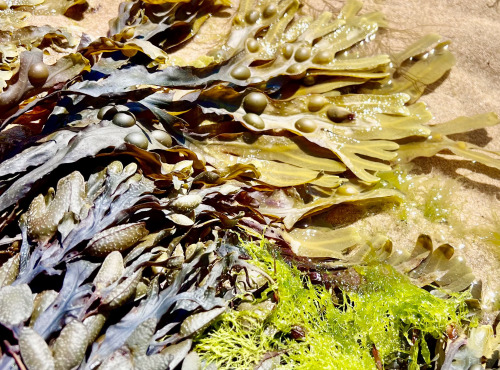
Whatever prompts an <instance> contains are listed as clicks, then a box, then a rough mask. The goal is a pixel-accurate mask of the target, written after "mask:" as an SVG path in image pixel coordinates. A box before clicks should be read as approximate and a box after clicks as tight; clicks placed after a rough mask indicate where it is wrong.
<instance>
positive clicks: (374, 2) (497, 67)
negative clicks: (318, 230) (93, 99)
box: [33, 0, 500, 319]
mask: <svg viewBox="0 0 500 370" xmlns="http://www.w3.org/2000/svg"><path fill="white" fill-rule="evenodd" d="M495 1H498V0H476V1H471V0H366V1H365V7H364V10H363V11H371V10H380V11H382V12H383V13H384V14H385V15H386V17H387V19H388V21H389V24H390V27H389V28H388V29H387V30H385V31H384V32H383V35H384V37H383V38H382V40H383V45H380V47H381V48H383V49H384V50H385V51H386V52H389V53H390V52H397V51H399V50H401V49H403V48H404V46H406V45H409V44H410V43H412V42H414V41H415V40H417V39H418V38H419V36H421V35H423V34H425V33H429V32H436V33H439V34H441V35H442V36H444V38H445V39H449V40H451V41H452V45H451V47H450V49H451V50H452V51H453V52H454V54H455V56H456V58H457V63H456V66H455V68H454V69H452V71H451V72H450V73H449V75H448V76H447V77H446V78H445V79H443V80H441V81H439V82H438V83H436V84H435V85H434V86H432V87H431V88H430V89H429V90H428V92H427V94H426V95H424V96H423V97H422V98H421V100H423V101H425V102H426V103H427V104H428V106H429V108H430V110H431V112H433V114H434V117H435V118H434V122H436V123H437V122H444V121H447V120H451V119H453V118H455V117H457V116H463V115H473V114H478V113H484V112H489V111H494V112H497V113H498V114H500V37H499V35H500V4H498V2H495ZM306 2H307V4H308V5H309V8H308V9H307V10H306V11H310V12H320V11H322V10H329V11H332V12H333V13H336V12H337V11H338V10H339V9H340V8H341V7H342V4H343V1H336V0H329V1H327V0H307V1H306ZM233 3H234V5H235V6H236V5H237V1H233ZM89 4H90V6H89V8H88V9H87V11H86V12H85V17H84V18H83V20H81V21H78V22H77V21H74V20H69V19H67V18H65V17H62V16H61V17H50V19H49V17H36V19H34V20H33V23H35V24H39V25H42V24H46V23H50V24H51V25H56V24H58V25H62V26H70V27H72V28H73V29H74V31H75V32H82V31H84V32H86V33H88V34H90V35H91V36H92V37H98V36H102V35H105V34H106V32H107V28H108V26H107V25H108V20H109V19H110V18H113V17H114V16H115V15H116V12H117V9H118V4H119V1H116V0H107V1H102V0H90V1H89ZM229 19H230V18H229V13H228V12H224V13H222V14H220V15H218V16H215V17H214V18H212V19H211V20H210V21H209V22H208V24H207V25H206V26H204V28H202V30H201V32H200V33H199V35H197V36H196V37H195V39H194V42H193V43H191V44H188V45H187V46H186V47H185V48H184V49H183V50H181V51H180V54H181V55H183V56H190V55H191V56H192V55H193V53H195V54H199V52H200V50H203V48H210V47H212V46H213V44H214V41H213V40H214V36H217V37H216V38H215V42H221V43H222V42H223V41H224V37H225V33H224V32H223V30H227V29H228V24H229V22H228V20H229ZM214 23H215V24H217V27H216V28H215V29H216V31H213V29H214V28H213V27H211V24H214ZM212 32H217V34H213V33H212ZM207 39H210V40H212V41H211V42H208V41H207ZM377 40H378V38H377ZM461 139H462V140H465V141H470V142H473V143H475V144H478V145H481V146H485V147H486V148H489V149H492V150H498V151H500V126H498V127H493V128H489V129H488V130H477V131H475V132H472V133H470V134H467V135H466V136H463V137H462V138H461ZM416 164H417V167H416V170H417V171H418V172H420V173H424V174H429V176H432V177H435V176H444V177H452V178H455V179H457V180H458V181H459V182H460V184H461V187H460V190H459V191H457V192H456V198H455V199H456V200H457V204H459V206H460V209H461V211H460V212H459V215H460V218H461V220H462V222H463V224H464V225H465V226H466V227H468V228H472V227H474V226H483V225H487V224H488V223H489V220H490V219H491V217H492V212H493V213H495V212H497V213H498V215H499V216H500V192H499V190H500V171H498V170H491V169H488V168H486V167H485V166H482V165H479V164H471V163H469V162H466V161H462V160H459V159H456V158H452V159H445V158H444V157H443V156H440V157H437V158H433V159H431V160H429V159H417V160H416ZM360 226H362V227H364V228H366V229H367V231H368V232H376V231H380V230H383V231H384V232H385V233H386V234H387V235H388V236H389V237H391V239H392V240H393V241H394V244H395V245H396V246H398V247H401V248H410V247H411V246H412V245H413V243H414V241H415V240H416V238H417V236H418V234H419V233H421V232H425V233H428V234H429V235H431V236H432V237H433V239H434V241H435V242H436V243H444V242H449V243H450V244H452V245H454V246H456V247H458V248H457V249H460V253H463V254H464V255H465V257H466V258H467V260H468V262H469V264H470V265H471V267H472V269H473V271H474V273H475V275H476V276H477V277H478V278H479V279H482V280H483V282H484V287H485V288H484V289H485V291H484V292H485V294H486V296H487V297H486V298H487V299H486V301H487V303H488V302H489V303H491V302H492V301H493V300H494V294H496V292H497V291H500V273H499V271H500V260H499V257H498V256H500V252H499V251H495V250H493V249H492V248H493V247H491V246H488V244H487V243H485V242H484V240H482V238H481V237H480V235H478V234H474V235H472V234H471V235H469V234H467V233H465V234H464V232H463V230H454V229H452V228H449V227H448V226H446V225H437V226H436V225H433V224H431V223H429V222H426V221H425V220H418V221H412V222H409V223H402V222H394V219H393V218H391V217H389V216H387V215H377V216H374V217H369V218H367V219H364V220H362V221H361V223H360ZM498 232H500V230H498ZM490 319H491V317H490Z"/></svg>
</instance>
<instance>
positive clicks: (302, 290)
mask: <svg viewBox="0 0 500 370" xmlns="http://www.w3.org/2000/svg"><path fill="white" fill-rule="evenodd" d="M243 247H244V248H245V249H246V251H247V252H248V253H249V254H250V255H251V257H252V260H251V263H252V264H254V265H256V266H257V267H259V268H261V269H263V270H264V271H266V272H267V273H268V274H269V275H270V276H271V277H272V278H273V279H274V285H272V286H269V288H268V289H267V290H266V291H265V292H264V293H263V294H262V297H261V298H256V301H254V304H257V305H258V303H259V302H262V301H266V300H268V301H270V300H273V299H274V300H276V301H277V304H276V306H275V307H274V309H273V310H272V311H271V310H269V311H267V317H266V314H264V315H263V314H262V310H261V311H255V310H250V311H248V310H247V311H241V310H240V311H238V310H233V309H231V310H228V311H227V312H226V313H224V314H223V315H222V316H221V317H220V319H219V320H218V321H217V322H216V323H215V324H214V325H212V326H211V327H210V328H209V329H208V331H206V332H205V333H203V334H202V335H200V336H199V337H198V339H197V345H196V347H195V350H196V351H197V352H198V353H199V354H200V355H201V356H202V358H203V359H204V360H205V361H207V362H208V363H212V362H213V363H216V364H217V366H218V368H221V369H234V368H238V369H240V368H241V369H243V368H253V367H255V365H257V364H258V363H259V362H260V361H262V359H263V358H271V357H273V356H275V357H277V356H279V358H280V361H281V364H282V365H281V366H282V368H294V369H326V368H331V369H376V368H377V364H376V358H379V359H380V360H381V361H382V362H384V363H388V362H391V361H394V360H395V359H396V358H397V357H399V358H408V359H409V360H410V361H409V366H410V367H409V368H410V369H412V368H414V369H416V368H418V366H417V364H416V360H417V359H418V358H419V356H420V357H421V358H423V360H424V362H426V363H430V361H431V359H430V350H429V348H428V344H427V342H428V340H429V339H430V338H435V339H439V338H443V335H444V334H443V333H444V332H445V330H446V328H447V326H449V325H451V326H456V325H458V324H460V323H461V322H463V321H464V320H466V316H467V309H466V305H465V299H466V297H467V295H468V293H462V294H455V295H452V296H451V297H449V298H448V299H442V298H438V297H436V296H434V295H432V294H431V293H429V292H427V291H426V290H424V289H421V288H418V287H417V286H415V285H413V284H411V283H410V281H409V279H408V278H407V277H406V276H404V275H401V274H400V273H398V272H396V271H395V270H394V269H393V268H392V267H391V266H389V265H383V264H373V265H370V266H365V267H357V268H356V271H357V273H358V274H359V276H360V281H361V283H360V284H358V285H356V286H353V287H352V288H351V289H345V290H343V291H342V292H341V297H340V298H341V299H340V301H342V302H341V303H339V299H338V298H337V297H336V296H335V293H332V290H331V289H330V290H328V289H327V288H326V287H325V286H323V285H313V284H312V283H311V281H310V280H309V278H306V277H304V276H303V275H302V274H301V273H300V272H299V271H298V270H297V269H296V268H295V267H290V266H289V265H288V264H287V263H286V262H284V261H283V260H282V259H280V258H279V257H278V258H276V257H275V256H273V253H272V251H271V249H270V248H269V245H268V244H267V243H266V242H265V241H262V242H261V243H260V244H255V243H253V242H245V243H243ZM294 332H295V333H294ZM419 362H420V361H419ZM278 363H280V362H278Z"/></svg>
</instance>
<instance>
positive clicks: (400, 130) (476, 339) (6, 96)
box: [0, 0, 500, 369]
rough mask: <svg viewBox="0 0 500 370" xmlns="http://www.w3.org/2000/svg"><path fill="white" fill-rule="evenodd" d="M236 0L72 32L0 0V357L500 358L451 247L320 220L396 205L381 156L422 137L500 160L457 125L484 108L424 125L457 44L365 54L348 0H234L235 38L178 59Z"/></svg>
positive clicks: (491, 117)
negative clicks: (353, 209) (396, 245)
mask: <svg viewBox="0 0 500 370" xmlns="http://www.w3.org/2000/svg"><path fill="white" fill-rule="evenodd" d="M70 3H71V5H70ZM78 4H81V2H79V1H76V2H68V4H66V5H67V7H64V8H60V6H59V7H58V8H57V9H58V10H57V12H60V13H65V12H68V11H70V10H71V8H72V7H74V6H78ZM229 5H230V4H229V3H228V2H226V1H222V0H221V1H219V0H213V1H210V0H192V1H172V0H170V1H163V0H137V1H130V2H124V3H122V4H121V5H120V8H119V14H118V17H117V18H116V19H114V20H113V21H112V22H111V23H110V31H109V36H108V37H100V38H98V39H96V40H90V39H88V38H87V37H82V39H81V40H80V43H79V45H78V46H77V47H76V48H75V46H76V45H75V41H74V39H73V37H72V36H71V34H70V33H69V32H67V31H65V30H60V29H55V28H52V27H49V26H47V27H45V28H44V27H40V28H33V27H30V26H23V25H22V24H21V23H20V20H21V19H23V16H24V17H25V15H23V14H25V13H24V12H26V11H31V12H35V13H36V12H37V11H41V12H43V11H44V10H43V9H45V8H43V7H48V8H49V9H50V8H51V7H52V5H50V4H49V3H47V1H37V2H16V1H14V0H13V1H9V3H6V6H5V7H3V5H2V2H1V0H0V8H7V7H8V8H9V9H2V10H0V20H1V22H2V23H1V26H2V31H1V36H0V37H1V40H2V44H1V46H0V53H1V54H0V55H1V58H2V59H1V63H2V70H1V71H0V72H1V74H0V81H1V83H0V88H2V91H1V93H0V129H1V131H0V140H1V142H2V146H1V149H0V161H1V162H0V245H2V246H3V249H2V254H1V255H0V257H1V258H2V260H1V263H2V264H1V266H0V288H1V289H0V324H1V327H0V332H1V334H2V338H4V339H5V340H4V342H3V343H2V344H1V349H2V351H1V353H0V354H1V356H0V368H2V369H3V368H6V369H8V368H15V367H16V366H17V367H19V368H28V369H73V368H76V367H78V368H82V369H95V368H99V369H110V368H120V369H132V368H137V369H167V368H168V369H174V368H179V367H181V366H182V368H183V369H188V368H189V369H191V368H197V367H200V366H203V367H207V366H208V367H220V368H252V367H256V368H262V369H264V368H269V367H273V366H274V367H285V368H328V367H330V368H346V369H347V368H353V369H360V368H375V369H382V368H401V367H402V368H410V369H417V368H419V366H421V365H423V366H431V364H432V363H436V366H439V367H441V368H442V369H468V368H469V367H470V366H480V365H479V364H480V363H487V364H488V366H495V362H498V347H499V345H500V344H499V341H500V339H499V338H498V336H497V337H495V335H494V332H493V328H492V327H491V326H478V317H477V316H474V311H475V310H478V309H479V307H480V304H479V301H478V299H479V298H480V296H479V295H478V294H476V292H475V291H474V289H473V291H472V293H470V292H469V290H468V288H469V286H470V285H471V283H472V282H473V280H474V277H473V275H472V273H471V270H470V268H468V267H467V265H466V263H465V261H464V260H463V258H462V257H460V256H458V255H456V254H455V250H454V248H453V247H452V246H450V245H448V244H444V245H441V246H439V247H438V248H434V247H433V244H432V241H431V240H430V238H429V237H428V236H425V235H422V236H421V237H420V238H419V239H418V241H417V244H416V246H415V248H414V249H413V250H412V251H411V252H403V251H401V250H397V251H396V250H393V248H392V243H391V242H390V241H389V240H387V238H383V237H380V236H373V238H371V239H369V240H364V239H363V237H362V236H361V235H360V233H359V230H357V229H356V228H354V227H352V226H350V225H345V224H342V225H331V224H327V223H326V222H325V221H324V219H322V217H321V215H322V214H324V212H326V211H328V210H331V209H332V207H334V206H337V205H341V204H359V205H365V206H368V205H373V204H375V205H378V204H386V203H390V202H392V203H394V202H395V203H397V202H399V201H401V200H402V199H403V198H404V192H403V191H402V190H404V189H401V188H399V189H398V188H397V186H396V187H395V186H381V185H380V177H379V175H380V174H382V173H383V174H384V177H385V178H386V179H387V178H390V177H391V176H396V173H397V171H399V166H402V165H404V164H406V163H408V162H410V161H411V160H412V159H413V158H415V157H418V156H424V157H425V156H433V155H435V154H436V153H438V152H441V151H451V152H452V153H454V154H456V155H459V156H461V157H463V158H466V159H469V160H471V161H477V162H480V163H483V164H484V165H486V166H490V167H494V168H499V169H500V161H499V158H498V153H493V152H489V151H487V150H484V149H482V148H480V147H478V146H474V145H473V144H470V143H465V142H462V141H454V140H453V139H452V138H451V137H450V135H452V134H455V133H461V132H466V131H470V130H474V129H477V128H482V127H487V126H491V125H494V124H497V123H498V118H497V116H496V115H495V114H493V113H489V114H482V115H478V116H474V117H461V118H458V119H456V120H453V121H450V122H447V123H442V124H439V125H435V126H429V125H427V124H426V123H427V122H428V121H429V120H430V118H431V114H430V112H429V111H428V110H427V108H426V106H425V105H424V104H423V103H419V102H418V98H419V97H420V96H421V94H422V93H423V91H424V89H425V86H427V85H429V84H432V83H433V82H435V81H437V80H438V79H439V78H441V77H442V76H443V74H444V73H445V72H447V71H448V70H449V69H450V68H451V67H452V65H453V63H454V58H453V55H452V54H451V53H450V52H449V50H448V43H447V42H446V41H442V40H441V38H440V37H439V36H437V35H429V36H426V37H424V38H423V39H422V40H420V41H418V42H416V43H415V44H413V45H411V46H410V47H409V48H408V49H406V50H405V51H403V52H401V53H399V54H397V55H394V56H388V55H382V54H380V55H371V54H369V53H368V50H367V49H365V48H362V47H361V46H360V45H361V44H362V43H363V42H364V41H367V40H371V39H373V38H374V37H375V35H376V33H377V31H378V29H379V28H381V27H384V25H385V21H384V18H383V17H382V15H381V14H379V13H368V14H363V15H358V13H359V12H360V10H361V3H360V2H359V1H357V0H348V1H347V2H346V5H345V7H344V8H343V9H342V11H341V12H340V13H339V14H338V15H336V16H334V15H333V14H331V13H329V12H324V13H322V14H321V15H319V16H318V17H316V18H313V17H311V16H308V15H303V14H301V12H300V9H301V3H300V2H299V1H298V0H281V1H274V0H271V1H257V2H254V1H252V0H242V1H241V2H240V4H239V8H238V10H237V12H236V14H235V15H234V18H233V21H232V22H233V25H232V29H231V32H230V34H229V36H228V38H227V40H226V42H225V44H224V45H222V46H220V47H217V48H214V50H212V51H211V53H209V55H205V56H202V57H199V58H197V59H195V60H190V61H186V60H183V59H181V58H179V57H174V56H172V52H173V51H175V50H178V49H180V48H182V47H183V46H184V45H185V44H186V43H187V42H189V40H190V39H191V38H192V37H193V36H194V35H195V34H196V33H197V32H198V31H199V30H200V28H201V26H202V25H203V23H204V22H205V21H206V20H207V19H208V18H209V17H210V16H211V15H212V14H216V13H217V12H219V11H221V10H223V9H226V8H227V7H228V6H229ZM41 7H42V8H41ZM71 48H73V49H72V52H71V53H67V55H65V56H62V57H60V58H59V59H58V61H57V62H56V63H55V64H53V65H48V64H46V63H45V62H44V55H47V54H54V53H55V52H64V51H65V50H70V49H71ZM75 168H76V169H77V170H75ZM386 183H387V182H386ZM318 215H319V216H318ZM313 216H314V217H313ZM305 221H307V224H306V222H305ZM242 234H245V235H246V236H245V238H244V239H243V240H242V239H240V238H239V236H238V235H242ZM262 236H263V237H264V238H265V239H263V241H262V242H261V243H255V241H256V240H261V239H260V238H261V237H262ZM294 266H295V267H294ZM424 288H425V289H424ZM476 290H477V287H476ZM460 292H461V293H460ZM467 337H468V342H467V345H465V346H464V344H465V342H466V339H465V338H467ZM495 351H496V352H495Z"/></svg>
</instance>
